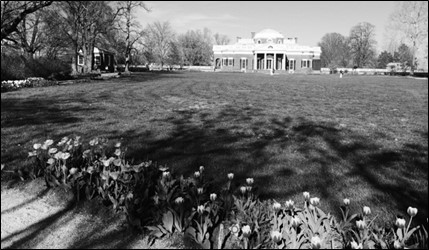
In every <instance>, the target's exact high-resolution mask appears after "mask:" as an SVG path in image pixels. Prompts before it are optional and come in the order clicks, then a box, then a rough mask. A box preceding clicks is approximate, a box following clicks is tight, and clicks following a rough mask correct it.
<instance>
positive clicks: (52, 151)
mask: <svg viewBox="0 0 429 250" xmlns="http://www.w3.org/2000/svg"><path fill="white" fill-rule="evenodd" d="M56 152H58V149H56V148H51V149H49V151H48V153H49V154H55V153H56Z"/></svg>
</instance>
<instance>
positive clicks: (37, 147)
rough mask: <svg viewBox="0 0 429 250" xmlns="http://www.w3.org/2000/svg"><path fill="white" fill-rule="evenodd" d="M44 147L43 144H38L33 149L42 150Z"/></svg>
mask: <svg viewBox="0 0 429 250" xmlns="http://www.w3.org/2000/svg"><path fill="white" fill-rule="evenodd" d="M41 147H42V144H40V143H36V144H34V145H33V148H34V149H35V150H38V149H39V148H41Z"/></svg>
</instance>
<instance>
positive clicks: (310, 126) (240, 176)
mask: <svg viewBox="0 0 429 250" xmlns="http://www.w3.org/2000/svg"><path fill="white" fill-rule="evenodd" d="M201 112H202V111H198V110H185V111H180V112H175V114H174V115H172V116H170V117H168V118H166V119H164V120H163V121H158V122H163V123H168V124H170V125H172V126H173V129H172V130H171V132H170V133H168V135H167V136H165V137H163V138H159V137H158V136H157V134H156V133H155V132H153V131H145V132H143V133H141V132H140V131H139V130H136V129H133V130H128V131H126V132H124V133H122V134H121V135H120V136H121V137H122V138H124V144H126V145H129V148H128V151H127V157H129V158H130V159H133V160H134V161H136V162H139V161H144V160H147V159H150V160H153V161H157V162H158V164H161V165H166V166H168V167H169V168H170V170H171V171H172V172H173V173H175V174H178V175H181V174H183V175H185V176H192V175H193V173H194V171H196V170H197V169H198V167H199V166H202V165H203V166H205V169H206V170H205V172H206V177H207V180H208V183H209V184H210V185H209V190H208V192H211V191H214V190H218V189H219V187H221V186H222V185H225V183H226V175H227V173H229V172H233V173H235V181H234V183H235V188H238V187H239V186H241V185H244V184H245V180H246V178H248V177H254V178H255V185H256V186H259V187H260V188H259V190H258V193H259V195H260V197H261V198H263V199H267V198H273V199H276V200H282V201H284V200H287V199H290V198H291V199H294V200H296V201H302V200H303V199H302V192H304V191H309V192H310V193H311V194H312V196H313V195H314V196H318V197H320V198H322V200H323V201H324V203H325V204H324V205H323V206H322V207H323V208H324V209H327V210H328V211H330V212H333V214H335V215H337V216H340V213H339V212H340V211H339V209H338V207H339V206H340V205H342V204H341V203H342V200H343V198H346V197H348V198H351V199H352V200H353V199H354V200H355V201H356V203H355V207H354V208H355V210H356V211H360V210H361V208H360V207H361V206H363V205H365V204H368V203H369V204H371V205H372V206H373V207H374V210H375V209H377V211H378V212H380V213H384V215H382V216H381V217H383V216H384V217H383V218H382V219H380V220H381V221H383V220H384V221H387V220H390V221H391V222H394V217H395V215H396V214H399V213H400V214H404V213H405V214H406V210H407V208H408V206H413V207H417V208H419V214H418V216H417V217H416V218H415V220H414V221H415V223H416V224H418V223H420V224H421V223H423V222H424V220H425V218H426V217H427V208H428V204H427V199H426V197H427V194H428V193H427V155H428V152H427V147H425V146H422V145H420V144H404V145H403V146H402V148H400V149H399V150H398V149H397V148H389V147H387V146H385V145H384V144H383V143H382V140H381V139H385V138H387V136H386V135H384V134H382V133H380V132H377V135H376V136H375V137H372V136H369V135H367V134H361V133H359V132H356V131H354V130H351V129H348V128H343V127H341V126H339V124H336V123H333V122H320V121H317V122H316V121H311V120H308V119H305V118H302V117H297V118H293V117H289V116H283V117H281V116H280V117H279V116H273V117H270V118H269V119H267V116H268V115H267V114H265V113H264V111H263V110H262V109H261V108H257V107H244V108H239V107H235V106H231V105H229V106H225V107H224V109H222V110H220V111H219V112H218V113H217V115H204V113H201ZM118 136H119V135H118ZM379 138H381V139H380V140H381V141H379ZM416 183H418V185H415V184H416ZM210 188H211V189H210ZM360 188H362V191H359V189H360ZM380 202H382V203H380ZM385 211H388V212H389V213H387V214H386V213H385ZM420 211H421V213H420Z"/></svg>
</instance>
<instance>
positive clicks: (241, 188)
mask: <svg viewBox="0 0 429 250" xmlns="http://www.w3.org/2000/svg"><path fill="white" fill-rule="evenodd" d="M246 190H247V188H246V187H245V186H242V187H240V191H241V193H242V194H245V193H246Z"/></svg>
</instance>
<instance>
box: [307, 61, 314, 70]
mask: <svg viewBox="0 0 429 250" xmlns="http://www.w3.org/2000/svg"><path fill="white" fill-rule="evenodd" d="M312 64H313V60H309V61H308V67H309V68H310V69H311V68H313V67H312V66H313V65H312Z"/></svg>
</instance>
